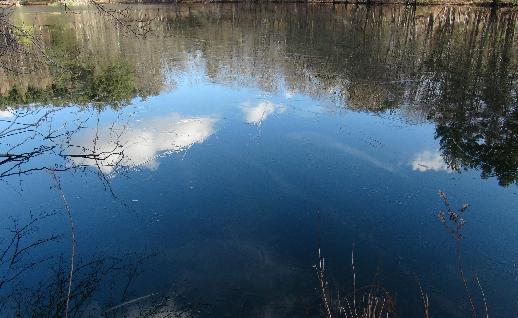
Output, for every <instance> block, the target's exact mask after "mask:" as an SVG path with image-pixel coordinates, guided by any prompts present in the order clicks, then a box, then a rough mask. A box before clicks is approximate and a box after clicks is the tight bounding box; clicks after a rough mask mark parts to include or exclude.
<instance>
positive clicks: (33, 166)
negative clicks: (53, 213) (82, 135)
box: [0, 108, 124, 179]
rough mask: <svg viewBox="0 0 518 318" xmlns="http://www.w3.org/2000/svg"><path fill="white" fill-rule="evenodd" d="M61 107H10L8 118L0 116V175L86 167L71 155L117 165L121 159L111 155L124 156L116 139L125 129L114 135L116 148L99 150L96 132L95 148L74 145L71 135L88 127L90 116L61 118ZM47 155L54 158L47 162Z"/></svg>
mask: <svg viewBox="0 0 518 318" xmlns="http://www.w3.org/2000/svg"><path fill="white" fill-rule="evenodd" d="M60 111H64V110H63V109H59V108H57V109H48V108H29V109H12V110H9V116H8V118H3V119H2V118H0V124H3V125H0V140H2V143H1V147H0V158H1V160H0V179H1V178H6V177H10V176H15V175H18V176H19V175H24V174H29V173H32V172H37V171H53V172H59V171H66V170H70V169H77V168H81V167H85V165H81V164H76V162H77V161H74V160H72V159H78V158H84V159H88V160H91V161H93V162H95V163H96V164H97V165H98V166H99V163H100V162H101V161H104V160H108V159H110V164H111V165H117V163H118V162H119V161H114V160H111V156H117V158H123V157H124V156H123V153H122V151H121V148H122V145H121V144H120V143H119V142H118V141H117V140H118V138H120V136H121V134H122V131H121V132H119V133H118V134H116V135H112V137H114V140H113V143H112V144H113V148H110V149H103V150H98V149H97V147H96V143H97V141H98V137H97V136H95V137H94V142H93V144H94V146H93V148H92V149H87V148H84V147H83V146H78V145H74V144H73V143H72V138H73V137H74V135H76V134H77V133H79V132H80V131H81V130H82V129H85V128H86V126H85V125H86V123H87V122H88V121H89V120H90V118H89V117H86V118H80V117H76V118H74V119H70V118H67V119H66V120H65V121H63V120H61V121H60V120H58V119H57V117H58V116H57V115H58V114H59V112H60ZM65 111H66V110H65ZM73 112H74V110H72V113H73ZM77 113H79V114H81V113H82V112H81V111H77ZM98 124H99V123H97V125H98ZM113 125H115V123H114V124H113ZM48 158H52V159H53V160H52V161H50V162H48V161H47V160H45V159H48ZM42 162H43V163H42Z"/></svg>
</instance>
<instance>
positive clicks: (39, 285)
mask: <svg viewBox="0 0 518 318" xmlns="http://www.w3.org/2000/svg"><path fill="white" fill-rule="evenodd" d="M52 216H54V213H42V214H39V215H30V216H29V218H27V219H26V220H23V219H16V218H12V219H11V223H12V224H11V226H10V227H8V228H6V229H5V231H3V232H2V233H0V234H1V235H2V240H1V241H0V253H1V254H0V269H1V270H0V273H1V274H0V313H1V314H2V315H5V316H12V317H14V316H16V317H92V316H93V317H192V315H193V308H192V306H191V305H187V304H184V305H182V301H181V299H182V295H181V294H180V293H178V292H172V293H168V294H163V293H160V292H156V293H152V294H148V295H141V296H138V297H132V296H131V295H132V294H131V293H130V290H131V289H134V288H135V283H136V281H137V279H138V278H139V276H140V275H142V274H143V273H144V272H145V268H146V266H148V265H149V264H150V263H151V262H152V261H153V259H154V257H155V256H156V254H155V253H151V254H150V253H148V254H139V253H122V254H121V255H114V256H103V255H97V256H96V255H93V256H90V257H86V258H84V257H83V258H79V261H78V262H77V264H76V265H75V267H74V269H73V273H74V279H73V284H72V285H71V288H70V292H69V290H68V286H69V278H70V276H69V271H70V266H69V265H70V264H69V263H68V261H67V257H66V256H65V254H59V253H58V254H57V255H53V254H52V253H49V249H47V247H48V246H49V245H50V244H54V245H57V244H59V241H60V238H61V235H57V234H50V235H44V234H43V233H42V231H41V230H40V227H41V226H43V224H44V223H45V222H48V221H51V219H50V218H51V217H52ZM38 255H43V256H38ZM42 273H43V274H42ZM38 277H39V278H38Z"/></svg>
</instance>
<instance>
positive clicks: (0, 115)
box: [0, 109, 14, 118]
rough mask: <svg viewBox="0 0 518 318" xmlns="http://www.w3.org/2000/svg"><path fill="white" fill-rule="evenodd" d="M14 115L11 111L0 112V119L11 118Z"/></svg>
mask: <svg viewBox="0 0 518 318" xmlns="http://www.w3.org/2000/svg"><path fill="white" fill-rule="evenodd" d="M13 117H14V115H13V113H12V111H11V110H9V109H7V110H0V118H13Z"/></svg>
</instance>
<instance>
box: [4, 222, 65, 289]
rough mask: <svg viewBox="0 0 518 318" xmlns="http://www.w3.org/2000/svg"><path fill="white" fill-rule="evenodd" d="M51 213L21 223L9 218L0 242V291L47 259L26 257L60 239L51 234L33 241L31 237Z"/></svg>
mask: <svg viewBox="0 0 518 318" xmlns="http://www.w3.org/2000/svg"><path fill="white" fill-rule="evenodd" d="M52 215H53V213H40V214H38V215H33V214H32V213H31V214H30V215H29V219H28V220H27V221H25V222H21V221H20V220H18V219H16V218H11V225H10V226H9V227H7V228H6V229H5V231H6V232H7V235H6V236H7V237H2V238H1V240H0V244H1V245H2V246H1V247H0V269H1V270H0V273H1V274H0V289H2V288H3V287H4V286H5V285H6V284H9V283H12V282H13V281H16V280H17V279H19V278H20V277H21V276H22V275H23V274H24V273H25V272H27V271H29V270H31V269H33V268H34V267H35V266H36V265H38V264H40V263H43V262H44V261H46V260H47V257H43V258H38V259H31V260H29V259H28V257H27V256H28V255H29V254H30V253H31V252H32V251H33V250H35V249H37V248H39V247H42V246H44V245H47V244H49V243H52V242H54V241H56V240H58V239H59V238H60V236H59V235H55V234H51V235H48V236H46V237H44V238H38V239H34V238H33V237H32V236H33V234H34V233H35V232H37V231H38V226H39V225H40V223H41V222H43V221H44V220H46V219H47V218H49V217H51V216H52Z"/></svg>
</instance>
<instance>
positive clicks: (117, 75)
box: [0, 61, 138, 108]
mask: <svg viewBox="0 0 518 318" xmlns="http://www.w3.org/2000/svg"><path fill="white" fill-rule="evenodd" d="M55 72H56V76H55V78H54V81H53V83H52V84H51V85H50V86H49V87H46V88H44V89H38V88H35V87H32V86H29V87H28V88H27V91H26V92H23V93H22V92H21V91H20V89H19V88H18V87H16V86H14V87H12V88H11V89H10V90H9V92H8V94H6V95H5V96H0V107H2V108H5V107H16V106H21V105H29V104H42V105H48V104H53V105H57V106H60V105H69V104H76V105H95V106H96V107H100V108H103V107H105V106H111V107H115V108H117V107H121V106H123V105H125V104H128V103H130V102H131V99H133V98H134V97H136V96H137V95H138V94H137V92H138V91H137V89H136V87H135V85H136V83H135V72H134V70H133V68H132V67H131V66H130V65H129V64H128V63H125V62H120V61H117V62H114V63H112V64H109V65H107V66H105V67H101V69H100V70H95V68H94V67H93V66H91V65H84V64H81V63H69V64H68V65H65V66H64V69H59V70H56V71H55Z"/></svg>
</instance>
